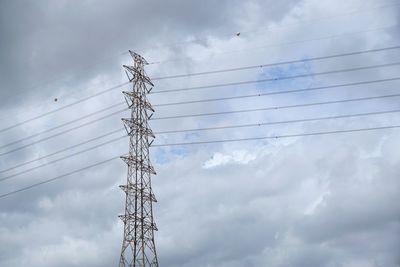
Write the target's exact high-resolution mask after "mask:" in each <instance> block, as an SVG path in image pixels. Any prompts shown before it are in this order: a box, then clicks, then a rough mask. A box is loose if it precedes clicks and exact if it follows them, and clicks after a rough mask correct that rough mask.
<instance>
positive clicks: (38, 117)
mask: <svg viewBox="0 0 400 267" xmlns="http://www.w3.org/2000/svg"><path fill="white" fill-rule="evenodd" d="M127 84H129V82H126V83H121V84H118V85H115V86H113V87H110V88H108V89H105V90H103V91H100V92H97V93H95V94H92V95H90V96H87V97H84V98H82V99H79V100H77V101H75V102H72V103H70V104H67V105H65V106H62V107H59V108H56V109H53V110H50V111H47V112H45V113H42V114H40V115H38V116H35V117H32V118H30V119H27V120H24V121H21V122H18V123H16V124H13V125H10V126H8V127H5V128H3V129H0V133H2V132H5V131H8V130H11V129H13V128H16V127H18V126H21V125H23V124H25V123H28V122H31V121H34V120H37V119H40V118H43V117H45V116H48V115H50V114H53V113H56V112H58V111H60V110H63V109H66V108H69V107H72V106H74V105H76V104H79V103H82V102H84V101H86V100H89V99H91V98H93V97H96V96H99V95H102V94H104V93H107V92H109V91H111V90H115V89H117V88H120V87H122V86H124V85H127Z"/></svg>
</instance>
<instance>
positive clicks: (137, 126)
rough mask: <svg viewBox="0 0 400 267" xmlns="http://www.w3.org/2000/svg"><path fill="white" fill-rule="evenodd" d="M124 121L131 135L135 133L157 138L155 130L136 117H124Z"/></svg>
mask: <svg viewBox="0 0 400 267" xmlns="http://www.w3.org/2000/svg"><path fill="white" fill-rule="evenodd" d="M122 121H123V122H124V126H125V129H126V132H127V133H128V135H129V136H131V135H133V134H141V135H145V136H150V137H153V138H155V136H154V133H153V131H152V130H151V129H150V128H149V127H147V126H145V125H143V123H140V122H138V121H137V120H136V119H127V118H123V119H122Z"/></svg>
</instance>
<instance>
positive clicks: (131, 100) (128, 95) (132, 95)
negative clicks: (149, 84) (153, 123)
mask: <svg viewBox="0 0 400 267" xmlns="http://www.w3.org/2000/svg"><path fill="white" fill-rule="evenodd" d="M122 93H123V94H124V96H125V100H126V103H127V104H128V107H129V108H132V107H133V106H134V104H135V103H139V104H141V105H142V106H143V107H144V108H145V109H147V110H150V111H152V112H154V109H153V106H152V105H151V104H150V102H149V101H148V100H147V99H146V98H144V97H143V96H142V95H138V94H137V93H136V92H126V91H123V92H122Z"/></svg>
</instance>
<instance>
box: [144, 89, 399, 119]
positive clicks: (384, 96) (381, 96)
mask: <svg viewBox="0 0 400 267" xmlns="http://www.w3.org/2000/svg"><path fill="white" fill-rule="evenodd" d="M399 96H400V94H391V95H380V96H369V97H360V98H350V99H341V100H332V101H323V102H313V103H305V104H294V105H286V106H274V107H266V108H253V109H242V110H230V111H219V112H210V113H196V114H187V115H176V116H166V117H158V118H152V119H151V120H166V119H180V118H189V117H202V116H214V115H225V114H234V113H244V112H255V111H266V110H278V109H287V108H298V107H310V106H319V105H328V104H339V103H347V102H356V101H366V100H373V99H383V98H391V97H399Z"/></svg>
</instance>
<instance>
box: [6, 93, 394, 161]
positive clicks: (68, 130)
mask: <svg viewBox="0 0 400 267" xmlns="http://www.w3.org/2000/svg"><path fill="white" fill-rule="evenodd" d="M309 89H310V88H309ZM397 96H400V94H390V95H381V96H370V97H362V98H353V99H342V100H334V101H325V102H313V103H305V104H296V105H286V106H274V107H266V108H257V109H246V110H235V111H221V112H212V113H200V114H198V113H197V114H188V115H176V116H167V117H158V118H157V117H156V118H152V119H151V120H152V121H153V120H165V119H177V118H187V117H201V116H213V115H223V114H233V113H244V112H255V111H266V110H277V109H286V108H296V107H306V106H317V105H327V104H336V103H345V102H354V101H365V100H372V99H381V98H390V97H397ZM125 110H126V109H125V108H124V109H122V110H118V111H116V112H113V113H111V114H108V115H105V116H102V117H100V118H98V119H95V120H92V121H89V122H86V123H83V124H81V125H77V126H75V127H73V128H70V129H67V130H65V131H61V132H59V133H56V134H53V135H50V136H47V137H45V138H42V139H39V140H37V141H34V142H31V143H29V144H26V145H23V146H20V147H17V148H14V149H11V150H9V151H6V152H3V153H0V156H4V155H7V154H10V153H13V152H16V151H19V150H21V149H24V148H26V147H29V146H32V145H35V144H38V143H41V142H43V141H47V140H49V139H52V138H54V137H57V136H60V135H62V134H65V133H68V132H71V131H74V130H77V129H80V128H82V127H84V126H87V125H90V124H93V123H95V122H97V121H99V120H103V119H105V118H108V117H111V116H114V115H117V114H119V113H121V112H123V111H125ZM14 142H16V141H14Z"/></svg>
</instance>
